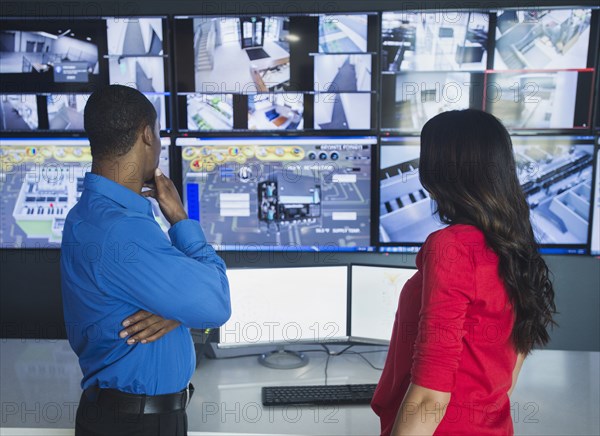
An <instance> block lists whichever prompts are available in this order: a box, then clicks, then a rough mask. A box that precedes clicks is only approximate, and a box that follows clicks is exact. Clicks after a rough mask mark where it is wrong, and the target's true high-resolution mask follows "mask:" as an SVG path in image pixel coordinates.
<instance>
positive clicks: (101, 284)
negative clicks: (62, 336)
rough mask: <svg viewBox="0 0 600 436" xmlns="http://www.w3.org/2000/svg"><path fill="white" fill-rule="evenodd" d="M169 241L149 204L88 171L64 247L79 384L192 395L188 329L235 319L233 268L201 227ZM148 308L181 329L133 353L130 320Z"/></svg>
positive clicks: (182, 227) (193, 225) (182, 229)
mask: <svg viewBox="0 0 600 436" xmlns="http://www.w3.org/2000/svg"><path fill="white" fill-rule="evenodd" d="M169 237H170V238H171V240H169V238H168V237H167V236H166V235H165V234H164V232H163V231H162V230H161V228H160V226H159V225H158V223H157V222H156V221H155V220H154V217H153V215H152V207H151V204H150V201H149V200H147V199H146V198H144V197H143V196H141V195H139V194H136V193H135V192H133V191H131V190H130V189H128V188H126V187H124V186H122V185H119V184H118V183H116V182H113V181H111V180H109V179H107V178H104V177H102V176H99V175H96V174H92V173H87V174H86V175H85V179H84V191H83V193H82V195H81V199H80V200H79V202H78V203H77V204H76V205H75V206H74V207H73V208H72V209H71V211H70V212H69V214H68V216H67V219H66V222H65V226H64V231H63V242H62V248H61V280H62V295H63V308H64V316H65V323H66V328H67V336H68V338H69V342H70V344H71V347H72V348H73V350H74V351H75V353H76V354H77V356H78V357H79V364H80V366H81V371H82V372H83V380H82V382H81V386H82V388H83V389H86V388H87V387H89V386H92V385H96V384H97V385H99V386H100V387H101V388H113V389H118V390H120V391H123V392H129V393H135V394H146V395H160V394H167V393H172V392H177V391H180V390H182V389H184V388H185V387H186V386H187V384H188V383H189V381H190V378H191V376H192V373H193V372H194V368H195V363H196V357H195V354H194V346H193V343H192V338H191V335H190V332H189V330H188V327H194V328H211V327H212V328H214V327H218V326H220V325H222V324H223V323H225V322H226V321H227V320H228V319H229V316H230V314H231V305H230V299H229V283H228V281H227V276H226V275H225V264H224V262H223V260H222V259H221V258H220V257H219V256H218V255H217V254H216V253H215V251H214V250H213V248H212V247H211V246H210V245H209V244H207V242H206V238H205V236H204V233H203V232H202V229H201V228H200V225H199V224H198V222H197V221H192V220H189V219H188V220H183V221H180V222H178V223H177V224H175V225H174V226H172V227H171V229H170V230H169ZM140 309H144V310H147V311H149V312H152V313H155V314H157V315H160V316H161V317H163V318H165V319H172V320H178V321H179V322H181V325H180V326H179V327H178V328H176V329H175V330H173V331H171V332H170V333H168V334H166V335H165V336H163V337H162V338H160V339H158V340H157V341H155V342H151V343H146V344H134V345H128V344H127V343H126V339H122V338H120V337H119V332H120V331H121V330H123V329H124V327H123V326H122V325H121V323H122V321H123V320H124V319H125V318H127V317H128V316H130V315H132V314H134V313H135V312H137V311H138V310H140Z"/></svg>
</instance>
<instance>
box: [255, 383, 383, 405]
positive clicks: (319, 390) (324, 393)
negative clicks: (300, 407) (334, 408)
mask: <svg viewBox="0 0 600 436" xmlns="http://www.w3.org/2000/svg"><path fill="white" fill-rule="evenodd" d="M376 387H377V385H376V384H362V385H359V384H356V385H328V386H324V385H316V386H315V385H313V386H265V387H263V388H262V403H263V405H264V406H284V405H286V404H369V403H370V402H371V399H372V398H373V393H374V392H375V388H376Z"/></svg>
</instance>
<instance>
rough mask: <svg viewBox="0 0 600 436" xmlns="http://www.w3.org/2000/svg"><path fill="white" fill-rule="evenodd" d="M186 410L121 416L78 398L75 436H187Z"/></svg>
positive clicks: (83, 398)
mask: <svg viewBox="0 0 600 436" xmlns="http://www.w3.org/2000/svg"><path fill="white" fill-rule="evenodd" d="M187 427H188V423H187V415H186V413H185V410H179V411H176V412H169V413H156V414H146V415H144V414H124V413H119V412H118V411H115V409H114V408H113V407H109V406H100V405H99V404H98V403H96V402H95V401H91V400H90V399H88V397H87V396H86V394H85V393H83V394H82V395H81V399H80V400H79V407H78V408H77V417H76V418H75V436H121V435H122V436H125V435H128V436H186V435H187Z"/></svg>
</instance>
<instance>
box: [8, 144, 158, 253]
mask: <svg viewBox="0 0 600 436" xmlns="http://www.w3.org/2000/svg"><path fill="white" fill-rule="evenodd" d="M161 142H162V143H163V147H162V151H161V155H160V164H159V166H160V167H161V169H163V171H164V172H165V173H166V174H169V154H168V144H169V143H170V140H169V139H166V140H165V139H163V140H162V141H161ZM91 164H92V155H91V152H90V147H89V142H88V141H87V139H71V138H46V139H36V138H15V139H9V138H3V139H2V140H1V145H0V193H1V196H0V198H1V199H0V204H1V210H2V220H1V221H2V222H1V223H0V247H2V248H58V247H60V242H61V239H62V231H63V227H64V223H65V218H66V217H67V213H68V212H69V210H71V208H72V207H73V206H74V205H75V203H77V201H78V200H79V198H80V197H81V193H82V192H83V179H84V176H85V173H86V172H88V171H90V170H91ZM153 211H154V214H155V216H156V220H157V222H158V223H159V224H160V226H161V228H163V230H165V231H166V230H168V228H169V225H168V222H167V221H166V219H165V218H164V217H163V215H162V213H161V212H160V209H159V207H158V204H157V203H156V202H154V203H153Z"/></svg>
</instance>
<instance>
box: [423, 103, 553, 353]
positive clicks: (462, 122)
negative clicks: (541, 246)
mask: <svg viewBox="0 0 600 436" xmlns="http://www.w3.org/2000/svg"><path fill="white" fill-rule="evenodd" d="M419 178H420V180H421V183H422V184H423V187H424V188H425V189H426V190H427V191H428V192H429V193H430V194H431V197H432V198H433V200H434V202H435V205H436V209H437V210H436V212H437V213H438V215H439V217H440V219H441V221H442V222H443V223H445V224H459V223H460V224H471V225H473V226H475V227H477V228H479V229H480V230H481V231H482V232H483V234H484V235H485V240H486V243H487V245H488V246H489V248H491V249H492V250H493V251H494V252H495V253H496V255H497V256H498V259H499V265H498V273H499V275H500V277H501V278H502V279H503V280H504V284H505V287H506V289H507V292H508V295H509V298H510V300H511V302H512V305H513V308H514V312H515V323H514V327H513V331H512V340H513V343H514V345H515V348H516V350H517V351H518V352H519V353H524V354H528V353H529V352H530V351H531V350H532V348H533V347H534V346H536V345H545V344H546V343H547V342H548V340H549V339H550V336H549V334H548V326H549V325H554V324H556V323H555V322H554V320H553V319H552V317H553V315H554V314H555V313H556V306H555V304H554V288H553V286H552V282H551V281H550V272H549V270H548V266H547V265H546V262H545V261H544V259H543V258H542V257H541V256H540V254H539V251H538V244H537V243H536V240H535V237H534V233H533V229H532V227H531V222H530V220H529V206H528V205H527V201H526V200H525V195H524V193H523V190H522V189H521V186H520V184H519V180H518V178H517V170H516V165H515V158H514V154H513V149H512V142H511V140H510V135H509V134H508V132H507V131H506V128H505V127H504V126H503V125H502V123H501V122H500V121H499V120H498V119H496V118H495V117H494V116H493V115H490V114H488V113H486V112H482V111H479V110H475V109H466V110H461V111H449V112H443V113H441V114H439V115H437V116H435V117H433V118H432V119H431V120H429V121H428V122H427V123H426V124H425V126H424V127H423V130H422V132H421V156H420V162H419Z"/></svg>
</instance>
